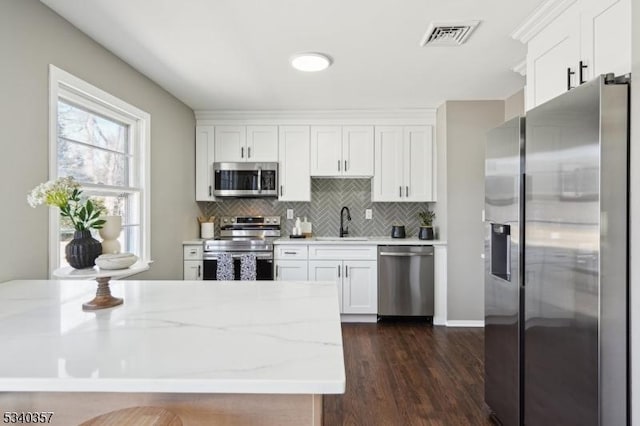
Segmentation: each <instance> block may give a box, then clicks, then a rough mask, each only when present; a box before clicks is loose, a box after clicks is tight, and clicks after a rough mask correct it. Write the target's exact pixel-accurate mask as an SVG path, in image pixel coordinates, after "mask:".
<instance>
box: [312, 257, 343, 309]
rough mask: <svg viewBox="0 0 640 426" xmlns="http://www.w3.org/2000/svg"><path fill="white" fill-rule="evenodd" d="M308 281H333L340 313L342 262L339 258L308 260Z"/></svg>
mask: <svg viewBox="0 0 640 426" xmlns="http://www.w3.org/2000/svg"><path fill="white" fill-rule="evenodd" d="M308 264H309V281H335V283H336V285H337V286H338V300H339V304H340V313H342V262H341V261H339V260H310V261H309V262H308Z"/></svg>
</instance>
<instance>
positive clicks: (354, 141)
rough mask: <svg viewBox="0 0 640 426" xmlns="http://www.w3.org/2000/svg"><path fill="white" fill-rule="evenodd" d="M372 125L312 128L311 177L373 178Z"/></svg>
mask: <svg viewBox="0 0 640 426" xmlns="http://www.w3.org/2000/svg"><path fill="white" fill-rule="evenodd" d="M373 145H374V143H373V126H344V127H342V126H311V176H325V177H326V176H331V177H345V176H348V177H370V176H373Z"/></svg>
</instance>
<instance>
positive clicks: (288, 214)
mask: <svg viewBox="0 0 640 426" xmlns="http://www.w3.org/2000/svg"><path fill="white" fill-rule="evenodd" d="M287 219H293V209H287Z"/></svg>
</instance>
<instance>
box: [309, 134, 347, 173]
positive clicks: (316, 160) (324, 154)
mask: <svg viewBox="0 0 640 426" xmlns="http://www.w3.org/2000/svg"><path fill="white" fill-rule="evenodd" d="M310 156H311V167H310V171H311V176H339V175H341V174H342V127H340V126H311V155H310Z"/></svg>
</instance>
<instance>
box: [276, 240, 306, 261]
mask: <svg viewBox="0 0 640 426" xmlns="http://www.w3.org/2000/svg"><path fill="white" fill-rule="evenodd" d="M274 252H275V253H274V256H275V258H276V259H290V260H293V259H297V260H307V246H306V245H288V244H286V245H277V246H275V249H274Z"/></svg>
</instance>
